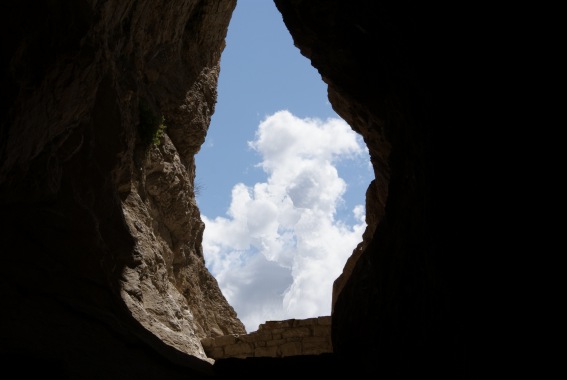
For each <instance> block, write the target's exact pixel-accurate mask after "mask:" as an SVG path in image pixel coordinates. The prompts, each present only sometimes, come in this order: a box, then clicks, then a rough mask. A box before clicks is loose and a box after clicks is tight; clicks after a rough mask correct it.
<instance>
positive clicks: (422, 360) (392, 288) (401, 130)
mask: <svg viewBox="0 0 567 380" xmlns="http://www.w3.org/2000/svg"><path fill="white" fill-rule="evenodd" d="M275 4H276V6H277V7H278V9H279V11H280V12H281V13H282V16H283V20H284V22H285V24H286V26H287V28H288V29H289V31H290V33H291V35H292V37H293V40H294V43H295V45H296V46H297V47H298V49H299V50H300V51H301V53H302V54H303V55H304V56H305V57H307V58H308V59H310V61H311V63H312V65H313V66H314V67H315V68H316V69H317V70H318V71H319V73H320V74H321V77H322V79H323V81H325V82H326V83H327V85H328V96H329V100H330V102H331V104H332V105H333V108H334V110H335V111H336V112H337V113H338V114H339V115H341V116H342V117H343V118H344V119H345V120H346V121H347V122H348V123H349V124H350V125H351V127H352V128H353V129H354V130H355V131H357V132H359V133H360V134H361V135H362V136H363V138H364V141H365V142H366V144H367V146H368V148H369V151H370V156H371V162H372V165H373V168H374V173H375V178H376V179H375V181H373V182H372V183H371V184H370V186H369V188H368V191H367V193H366V196H367V199H366V209H367V210H366V211H367V214H366V215H367V225H368V227H367V229H366V231H365V233H364V236H363V239H364V240H363V242H361V243H360V244H359V246H358V247H357V249H356V250H355V251H354V252H353V255H352V257H351V258H350V259H349V260H348V262H347V264H346V266H345V268H344V271H343V273H342V275H341V276H340V277H339V278H338V279H337V280H336V281H335V284H334V289H333V290H334V294H333V313H332V339H333V350H334V352H335V354H336V355H338V356H340V357H348V358H350V359H352V360H353V361H352V362H353V363H360V366H361V367H367V368H368V369H369V371H374V372H376V373H378V374H382V375H389V376H393V378H415V377H417V376H420V375H422V374H424V373H432V374H435V376H437V377H445V376H447V377H448V378H451V377H454V376H457V377H460V376H465V377H468V376H471V373H473V372H474V371H475V370H476V369H473V368H474V366H476V365H477V364H478V361H480V360H478V361H477V360H475V359H471V358H473V357H475V355H483V354H479V351H478V347H479V345H477V344H478V342H480V340H478V339H479V337H480V336H482V333H483V332H484V331H483V329H482V327H480V326H482V318H481V317H479V315H480V314H479V313H482V311H480V310H482V307H480V306H479V303H478V302H479V299H480V297H479V294H481V287H480V286H479V281H478V276H480V274H481V273H482V270H481V268H482V264H479V263H481V260H478V259H477V257H478V255H477V253H476V252H474V250H473V249H472V247H473V246H475V245H476V242H475V240H476V239H479V237H478V236H476V237H475V238H472V239H471V237H470V236H468V231H470V230H468V229H469V228H473V227H472V226H471V225H470V224H469V223H470V222H464V221H463V220H464V219H467V217H468V215H474V214H475V213H477V212H478V211H477V210H474V211H473V212H472V213H471V208H469V205H470V204H474V201H473V199H474V198H475V195H472V194H471V196H470V197H465V196H464V195H463V194H464V193H463V189H464V188H465V186H470V185H469V183H470V182H472V181H471V180H470V178H467V179H465V180H464V179H463V178H464V176H465V175H466V173H471V172H467V170H470V167H469V166H467V165H464V164H463V162H469V160H468V157H465V159H464V160H463V156H464V154H465V152H467V150H466V148H468V146H469V145H468V144H469V143H468V142H467V140H468V139H470V138H471V137H470V136H469V135H470V134H469V133H468V132H469V131H471V130H473V128H474V126H473V125H472V123H471V120H472V119H473V117H474V116H472V115H475V114H476V113H478V112H481V111H480V109H479V108H478V107H476V108H474V109H473V105H474V104H477V101H478V100H477V99H478V96H479V92H478V91H479V86H480V83H484V82H483V81H482V80H479V78H482V79H483V80H484V79H485V78H483V77H482V76H483V75H484V74H485V73H484V72H483V71H482V70H483V66H482V65H478V64H477V62H476V61H475V57H482V56H483V55H482V54H483V53H482V52H479V50H478V47H479V46H483V45H481V44H480V42H479V41H480V40H481V38H480V37H479V35H478V34H475V33H476V32H475V28H474V27H472V25H473V24H474V23H475V22H474V21H473V20H475V17H476V16H477V14H476V13H474V12H472V11H471V10H466V11H465V10H463V9H459V8H457V9H451V12H453V13H451V15H452V16H446V15H447V14H446V13H445V11H447V12H449V11H448V10H447V9H439V8H437V7H435V6H433V5H430V4H428V5H425V4H423V5H418V4H413V3H409V2H403V1H402V2H395V1H341V0H275ZM473 14H474V16H473ZM471 36H472V38H471ZM484 46H488V45H484ZM474 54H479V55H477V56H475V55H474ZM483 92H484V91H483ZM463 135H466V136H463ZM468 152H470V151H468ZM477 195H478V194H477ZM469 202H470V203H469ZM469 213H470V214H469ZM474 342H476V343H474ZM476 357H477V358H478V357H479V356H476Z"/></svg>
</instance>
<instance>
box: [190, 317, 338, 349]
mask: <svg viewBox="0 0 567 380" xmlns="http://www.w3.org/2000/svg"><path fill="white" fill-rule="evenodd" d="M201 344H202V345H203V349H204V350H205V353H206V354H207V356H208V357H209V358H212V359H221V358H228V357H235V358H246V357H261V356H267V357H283V356H294V355H318V354H322V353H331V352H333V345H332V342H331V317H330V316H324V317H317V318H308V319H288V320H284V321H267V322H266V323H263V324H261V325H260V326H259V328H258V330H257V331H254V332H252V333H250V334H245V335H236V334H232V335H224V336H219V337H216V338H205V339H203V340H201Z"/></svg>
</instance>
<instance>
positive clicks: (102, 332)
mask: <svg viewBox="0 0 567 380" xmlns="http://www.w3.org/2000/svg"><path fill="white" fill-rule="evenodd" d="M235 5H236V2H235V1H234V0H221V1H217V0H215V1H206V0H202V1H201V0H176V1H110V0H109V1H64V0H63V1H53V2H48V3H47V2H39V3H38V2H32V1H23V2H16V1H9V2H4V3H3V4H2V5H1V12H0V14H1V15H2V36H3V37H2V38H3V45H2V48H3V54H2V56H3V59H2V84H3V86H2V87H3V88H2V105H3V107H2V114H1V123H2V124H1V132H0V138H1V140H0V156H1V159H0V162H1V167H0V197H1V198H0V218H1V221H2V229H1V232H0V239H1V240H0V241H1V251H2V259H3V262H4V265H2V266H1V267H2V269H1V273H0V278H1V280H0V281H1V288H2V295H3V297H2V298H3V301H4V304H5V305H8V307H6V308H3V310H2V313H0V314H1V316H0V318H1V320H0V322H1V327H0V341H1V351H2V354H6V355H7V356H6V357H7V361H9V362H17V361H19V360H22V361H30V362H31V361H33V360H34V358H36V359H37V360H44V361H45V362H46V363H47V369H49V366H50V365H51V366H53V367H54V368H59V367H61V368H65V369H66V371H68V373H69V375H71V376H72V377H77V378H113V377H114V376H117V377H118V375H119V374H120V373H123V372H124V371H127V373H128V376H127V377H126V378H133V377H136V376H137V375H139V376H141V378H145V377H144V376H145V375H146V374H148V373H154V374H155V377H154V378H160V379H165V378H169V376H173V375H175V376H177V375H176V373H178V372H179V368H177V367H176V366H181V367H186V366H189V367H192V368H196V369H198V370H199V371H208V370H210V367H211V363H212V360H211V359H209V358H207V356H206V355H205V353H204V351H203V348H202V346H201V344H200V340H201V339H203V338H206V337H211V336H213V337H214V336H218V335H225V334H232V333H234V334H242V333H245V329H244V326H243V324H242V323H241V322H240V320H239V319H238V318H237V316H236V313H235V312H234V310H233V308H232V307H231V306H230V305H229V304H228V303H227V301H226V300H225V298H224V296H223V295H222V293H221V291H220V289H219V287H218V284H217V282H216V280H215V279H214V278H213V277H212V276H211V274H210V273H209V272H208V270H207V269H206V267H205V264H204V259H203V254H202V248H201V239H202V234H203V229H204V224H203V222H202V221H201V219H200V214H199V210H198V208H197V205H196V202H195V194H194V187H193V186H194V185H193V184H194V176H195V163H194V155H195V154H196V153H197V152H198V150H199V148H200V146H201V144H202V143H203V142H204V139H205V135H206V133H207V129H208V126H209V122H210V117H211V115H212V113H213V112H214V108H215V103H216V87H217V78H218V74H219V60H220V55H221V53H222V50H223V48H224V44H225V41H224V39H225V36H226V31H227V26H228V22H229V20H230V17H231V15H232V11H233V9H234V7H235ZM162 120H163V125H164V126H165V129H164V127H162V128H161V130H162V132H164V133H163V135H160V133H159V131H160V123H161V121H162ZM154 138H155V141H153V140H154ZM168 361H169V362H171V364H174V365H173V366H171V367H170V368H168V367H167V366H164V362H165V363H167V362H168ZM47 372H49V371H47ZM182 373H185V374H186V375H187V374H188V372H186V368H185V369H184V370H183V371H182Z"/></svg>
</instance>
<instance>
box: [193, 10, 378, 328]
mask: <svg viewBox="0 0 567 380" xmlns="http://www.w3.org/2000/svg"><path fill="white" fill-rule="evenodd" d="M220 67H221V70H220V76H219V85H218V97H217V104H216V107H215V113H214V114H213V117H212V120H211V125H210V127H209V130H208V132H207V137H206V140H205V143H204V144H203V146H202V147H201V150H200V151H199V153H198V154H197V155H196V157H195V159H196V178H195V183H196V186H198V187H200V189H201V190H200V191H199V194H198V195H197V204H198V206H199V209H200V212H201V218H202V219H203V222H204V223H205V231H204V235H203V254H204V257H205V264H206V266H207V268H208V269H209V271H210V272H211V273H212V274H213V276H214V277H215V278H216V279H217V281H218V283H219V286H220V288H221V291H222V292H223V294H224V296H225V298H226V299H227V301H228V302H229V303H230V305H232V307H233V308H234V309H235V311H236V313H237V316H238V318H239V319H240V320H241V321H242V323H244V325H245V327H246V331H247V332H248V333H250V332H253V331H256V330H257V329H258V327H259V325H260V324H262V323H264V322H266V321H272V320H276V321H277V320H285V319H292V318H295V319H305V318H313V317H318V316H325V315H331V299H332V287H333V281H334V280H335V279H336V278H337V277H338V276H339V275H340V274H341V273H342V269H343V267H344V264H345V262H346V260H347V259H348V257H349V256H350V255H351V254H352V251H353V250H354V248H355V247H356V245H357V244H358V243H359V242H360V241H361V240H362V233H363V232H364V229H365V228H366V223H365V219H364V218H365V207H364V204H365V192H366V189H367V187H368V184H369V183H370V181H371V180H372V178H373V177H374V175H373V172H372V169H371V166H370V161H369V154H368V150H367V148H366V146H365V144H364V142H363V140H362V138H361V137H360V136H359V135H358V134H356V133H355V132H354V131H352V129H351V128H350V126H349V125H348V124H347V123H346V122H345V121H344V120H343V119H341V118H340V116H338V115H337V114H336V113H335V111H333V109H332V107H331V104H330V103H329V101H328V98H327V85H326V84H325V83H324V82H323V81H322V79H321V75H320V74H319V73H318V72H317V70H316V69H315V68H313V67H312V66H311V63H310V61H309V60H308V59H307V58H305V57H304V56H302V55H301V53H300V51H299V49H297V48H296V47H295V46H294V45H293V40H292V38H291V35H290V34H289V32H288V31H287V29H286V27H285V24H284V23H283V20H282V17H281V14H280V13H279V12H278V11H277V9H276V7H275V5H274V3H273V1H271V0H269V1H268V0H238V2H237V6H236V8H235V10H234V13H233V16H232V19H231V22H230V25H229V29H228V34H227V39H226V48H225V50H224V51H223V53H222V56H221V66H220Z"/></svg>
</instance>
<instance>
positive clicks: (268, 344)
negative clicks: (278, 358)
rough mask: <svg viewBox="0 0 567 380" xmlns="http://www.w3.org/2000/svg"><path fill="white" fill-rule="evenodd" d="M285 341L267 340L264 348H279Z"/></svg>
mask: <svg viewBox="0 0 567 380" xmlns="http://www.w3.org/2000/svg"><path fill="white" fill-rule="evenodd" d="M286 342H287V341H286V340H285V339H274V340H269V341H267V342H266V346H268V347H270V346H281V345H282V344H284V343H286Z"/></svg>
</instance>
